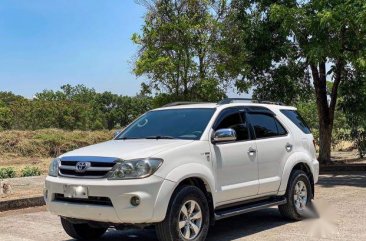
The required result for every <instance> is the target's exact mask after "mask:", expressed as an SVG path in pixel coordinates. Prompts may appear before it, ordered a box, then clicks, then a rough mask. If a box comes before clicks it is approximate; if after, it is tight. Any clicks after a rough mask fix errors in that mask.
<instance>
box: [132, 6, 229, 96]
mask: <svg viewBox="0 0 366 241" xmlns="http://www.w3.org/2000/svg"><path fill="white" fill-rule="evenodd" d="M140 3H142V4H143V5H145V6H146V7H147V10H148V12H147V13H146V15H145V24H144V26H143V30H142V34H141V35H138V34H134V35H133V36H132V40H133V42H134V43H135V44H137V45H139V46H140V49H139V52H138V56H137V59H136V62H135V66H134V72H135V74H136V75H137V76H142V75H144V76H146V77H147V78H148V80H149V81H148V83H144V84H143V85H142V89H143V94H146V93H167V94H168V95H170V96H172V99H174V100H218V99H221V98H222V97H224V96H225V90H224V89H225V88H224V83H223V82H222V81H221V80H220V78H219V76H218V73H217V71H216V61H215V59H216V54H215V44H216V43H217V39H218V38H219V31H218V30H219V25H220V22H221V20H222V17H223V13H224V10H225V6H226V4H225V1H212V0H155V1H154V0H152V1H140Z"/></svg>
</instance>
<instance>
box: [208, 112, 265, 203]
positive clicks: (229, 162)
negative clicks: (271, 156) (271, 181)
mask: <svg viewBox="0 0 366 241" xmlns="http://www.w3.org/2000/svg"><path fill="white" fill-rule="evenodd" d="M222 128H232V129H234V130H235V131H236V134H237V140H236V141H232V142H225V143H216V144H212V145H211V149H212V157H213V159H214V160H213V161H214V163H215V165H216V183H217V186H216V191H217V200H218V203H225V202H227V201H233V200H237V201H240V200H241V199H245V198H248V197H251V196H255V195H257V193H258V188H259V182H258V166H257V154H256V149H257V148H256V144H255V141H254V140H251V137H250V132H249V128H248V126H247V123H246V120H245V115H242V114H241V113H240V110H239V109H237V108H229V109H225V110H223V111H222V112H221V114H220V115H219V117H218V118H217V120H216V123H215V125H214V127H213V131H216V130H218V129H222Z"/></svg>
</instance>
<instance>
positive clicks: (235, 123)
mask: <svg viewBox="0 0 366 241" xmlns="http://www.w3.org/2000/svg"><path fill="white" fill-rule="evenodd" d="M244 118H245V117H244ZM223 128H231V129H234V130H235V132H236V136H237V140H238V141H243V140H248V139H249V131H248V127H247V124H246V120H245V119H244V120H243V117H242V116H241V115H240V113H239V111H238V110H236V109H228V110H224V111H223V112H222V113H221V115H220V117H219V118H218V123H217V125H216V127H215V130H218V129H223Z"/></svg>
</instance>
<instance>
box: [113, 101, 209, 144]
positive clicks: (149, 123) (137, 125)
mask: <svg viewBox="0 0 366 241" xmlns="http://www.w3.org/2000/svg"><path fill="white" fill-rule="evenodd" d="M214 112H215V109H213V108H192V109H169V110H157V111H150V112H147V113H145V114H144V115H142V116H141V117H140V118H138V119H137V120H136V121H134V122H133V123H132V124H131V125H130V126H129V127H128V128H126V129H125V130H124V131H123V132H122V133H121V134H120V135H119V136H118V137H117V138H116V139H117V140H126V139H186V140H199V139H200V138H201V135H202V133H203V131H204V130H205V128H206V126H207V124H208V122H209V120H210V119H211V117H212V115H213V113H214Z"/></svg>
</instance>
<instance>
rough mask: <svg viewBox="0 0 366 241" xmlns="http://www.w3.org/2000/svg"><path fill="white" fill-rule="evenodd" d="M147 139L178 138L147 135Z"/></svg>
mask: <svg viewBox="0 0 366 241" xmlns="http://www.w3.org/2000/svg"><path fill="white" fill-rule="evenodd" d="M145 139H156V140H159V139H176V138H175V137H173V136H147V137H145Z"/></svg>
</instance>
